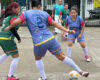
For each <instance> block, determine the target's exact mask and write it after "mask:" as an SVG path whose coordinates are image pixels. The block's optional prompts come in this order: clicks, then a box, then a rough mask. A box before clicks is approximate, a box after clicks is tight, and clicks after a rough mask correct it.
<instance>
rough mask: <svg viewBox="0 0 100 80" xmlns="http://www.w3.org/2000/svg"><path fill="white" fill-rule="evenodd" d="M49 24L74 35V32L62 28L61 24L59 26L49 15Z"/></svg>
mask: <svg viewBox="0 0 100 80" xmlns="http://www.w3.org/2000/svg"><path fill="white" fill-rule="evenodd" d="M47 23H48V24H51V25H52V26H54V27H57V28H59V29H60V30H63V31H65V32H68V33H74V30H68V29H66V28H65V27H63V26H61V25H60V24H58V23H57V22H55V21H54V20H52V18H51V16H50V15H48V18H47Z"/></svg>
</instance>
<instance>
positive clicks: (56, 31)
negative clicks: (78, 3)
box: [55, 15, 61, 34]
mask: <svg viewBox="0 0 100 80" xmlns="http://www.w3.org/2000/svg"><path fill="white" fill-rule="evenodd" d="M55 22H57V23H59V16H58V15H55ZM55 33H56V34H57V33H61V31H60V30H59V29H58V28H55Z"/></svg>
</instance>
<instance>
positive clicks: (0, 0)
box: [0, 0, 1, 17]
mask: <svg viewBox="0 0 100 80" xmlns="http://www.w3.org/2000/svg"><path fill="white" fill-rule="evenodd" d="M0 17H1V0H0Z"/></svg>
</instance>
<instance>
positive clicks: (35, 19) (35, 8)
mask: <svg viewBox="0 0 100 80" xmlns="http://www.w3.org/2000/svg"><path fill="white" fill-rule="evenodd" d="M40 8H41V3H40V2H39V1H38V0H36V1H32V10H28V11H26V12H24V13H22V14H21V16H19V18H18V19H17V20H15V21H14V22H13V23H12V24H11V25H10V26H9V27H7V28H6V29H5V31H7V30H9V29H11V28H13V27H15V26H16V25H18V24H20V23H22V22H24V21H26V23H27V25H28V29H29V31H30V33H31V35H32V39H33V43H34V55H35V60H36V66H37V68H38V70H39V71H40V73H41V78H40V79H39V80H47V77H46V75H45V71H44V64H43V62H42V60H41V59H42V57H44V56H45V54H46V52H47V50H49V51H50V52H51V53H52V54H53V55H55V56H56V57H57V58H58V59H59V60H61V61H63V62H64V63H65V64H68V65H70V66H71V67H73V68H74V69H76V70H77V71H78V72H79V73H80V74H81V75H82V76H85V77H87V76H88V75H89V73H88V72H83V71H82V70H81V69H80V68H79V67H78V66H77V65H76V64H75V63H74V62H73V60H72V59H70V58H69V57H66V56H65V55H64V53H63V51H62V49H61V47H60V45H59V43H58V42H57V41H56V40H55V38H54V36H53V34H52V33H51V32H50V30H48V28H47V23H48V24H51V25H53V26H55V27H57V28H59V29H61V30H63V31H66V32H69V33H73V32H74V31H73V30H70V31H69V30H68V29H66V28H64V27H63V26H61V25H59V24H58V23H56V22H55V21H53V20H52V18H51V17H50V15H49V14H48V13H47V12H45V11H41V10H40Z"/></svg>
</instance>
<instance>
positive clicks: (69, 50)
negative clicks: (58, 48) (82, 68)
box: [67, 47, 72, 57]
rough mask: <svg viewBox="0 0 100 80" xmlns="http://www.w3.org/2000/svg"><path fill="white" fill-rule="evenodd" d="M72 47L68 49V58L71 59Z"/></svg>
mask: <svg viewBox="0 0 100 80" xmlns="http://www.w3.org/2000/svg"><path fill="white" fill-rule="evenodd" d="M71 51H72V47H67V56H68V57H71Z"/></svg>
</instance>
